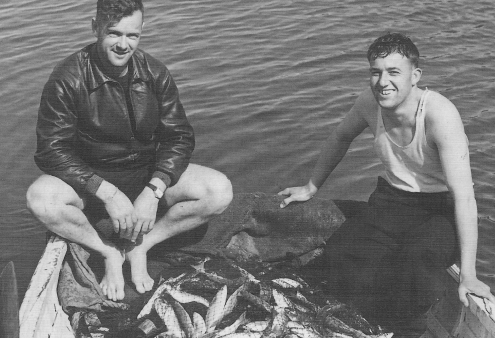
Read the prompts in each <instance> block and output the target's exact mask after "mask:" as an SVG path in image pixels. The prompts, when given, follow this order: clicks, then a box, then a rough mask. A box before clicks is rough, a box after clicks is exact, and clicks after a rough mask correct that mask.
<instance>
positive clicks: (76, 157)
mask: <svg viewBox="0 0 495 338" xmlns="http://www.w3.org/2000/svg"><path fill="white" fill-rule="evenodd" d="M143 14H144V8H143V5H142V2H141V0H99V1H98V4H97V14H96V18H95V19H93V22H92V27H93V33H94V35H95V37H96V38H97V41H96V43H93V44H91V45H89V46H86V47H84V48H83V49H82V50H80V51H78V52H76V53H74V54H73V55H71V56H69V57H68V58H66V59H65V60H63V61H62V62H61V63H59V64H58V65H57V66H56V67H55V69H54V71H53V73H52V74H51V76H50V78H49V80H48V82H47V83H46V85H45V87H44V90H43V94H42V97H41V104H40V109H39V113H38V124H37V129H36V130H37V137H38V146H37V151H36V154H35V161H36V164H37V165H38V167H39V168H40V169H41V170H42V171H43V172H44V174H43V175H42V176H40V177H39V178H38V179H37V180H36V181H35V182H34V183H33V184H32V185H31V187H30V188H29V190H28V192H27V202H28V208H29V209H30V211H31V212H32V213H33V215H34V216H35V217H36V218H37V219H38V220H40V222H41V223H43V224H44V225H45V226H46V227H47V228H48V229H49V230H50V231H52V232H54V233H56V234H58V235H60V236H61V237H64V238H66V239H68V240H70V241H73V242H76V243H79V244H81V245H83V246H85V247H87V248H89V249H91V250H94V251H96V252H98V253H100V254H101V255H102V257H103V258H104V262H105V269H106V271H105V275H104V277H103V279H102V281H101V283H100V286H101V287H102V290H103V292H104V294H105V295H106V296H107V297H108V298H109V299H111V300H114V301H116V300H121V299H123V298H124V277H123V274H122V264H123V263H124V261H125V260H128V261H129V262H130V265H131V275H132V281H133V283H134V284H135V286H136V290H137V291H138V292H140V293H143V292H146V291H149V290H151V289H152V287H153V279H152V278H151V277H150V276H149V274H148V271H147V267H146V262H147V260H146V255H147V252H148V250H149V249H150V248H151V247H153V246H154V245H156V244H157V243H160V242H162V241H164V240H166V239H168V238H170V237H173V236H175V235H177V234H179V233H182V232H184V231H187V230H191V229H193V228H195V227H197V226H199V225H201V224H204V223H205V222H207V221H208V220H209V219H210V218H211V217H213V216H214V215H217V214H219V213H221V212H222V211H223V210H225V208H226V207H227V206H228V204H229V203H230V201H231V200H232V187H231V184H230V181H229V180H228V179H227V178H226V177H225V176H224V175H223V174H222V173H220V172H218V171H215V170H213V169H210V168H206V167H202V166H199V165H194V164H190V163H189V159H190V157H191V154H192V151H193V149H194V133H193V129H192V127H191V125H190V124H189V122H188V120H187V118H186V115H185V112H184V109H183V107H182V104H181V102H180V100H179V95H178V90H177V87H176V85H175V83H174V81H173V79H172V77H171V75H170V73H169V71H168V69H167V68H166V67H165V66H164V65H163V64H162V63H161V62H160V61H158V60H156V59H155V58H153V57H152V56H150V55H149V54H147V53H145V52H144V51H142V50H140V49H137V47H138V44H139V40H140V37H141V32H142V27H143ZM157 212H158V216H157ZM103 218H110V220H111V222H112V225H113V229H114V231H115V233H117V234H119V236H120V238H124V239H126V240H129V241H127V242H128V243H129V244H128V245H126V248H125V253H124V252H123V249H122V248H121V247H119V246H118V245H117V244H115V241H112V240H110V239H109V238H106V237H105V236H103V235H102V234H101V233H100V232H97V231H96V230H95V228H94V227H93V225H94V224H96V222H98V221H99V220H101V219H103ZM92 224H93V225H92Z"/></svg>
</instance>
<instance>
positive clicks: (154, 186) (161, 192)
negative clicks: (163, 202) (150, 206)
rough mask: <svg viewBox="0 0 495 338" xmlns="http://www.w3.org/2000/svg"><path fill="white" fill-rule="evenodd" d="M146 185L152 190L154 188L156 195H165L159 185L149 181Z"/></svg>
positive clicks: (158, 196) (159, 196)
mask: <svg viewBox="0 0 495 338" xmlns="http://www.w3.org/2000/svg"><path fill="white" fill-rule="evenodd" d="M146 186H147V187H148V188H150V189H151V190H153V193H154V194H155V197H156V198H158V199H160V198H162V197H163V191H161V190H160V189H158V187H157V186H156V185H154V184H151V183H148V184H146Z"/></svg>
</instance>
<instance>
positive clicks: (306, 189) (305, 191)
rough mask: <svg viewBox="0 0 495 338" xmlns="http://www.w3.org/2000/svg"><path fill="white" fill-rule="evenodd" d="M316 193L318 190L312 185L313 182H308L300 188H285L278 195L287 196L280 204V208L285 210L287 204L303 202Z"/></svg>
mask: <svg viewBox="0 0 495 338" xmlns="http://www.w3.org/2000/svg"><path fill="white" fill-rule="evenodd" d="M317 191H318V188H316V186H315V185H314V184H313V182H311V181H309V182H308V184H306V185H305V186H302V187H291V188H286V189H284V190H282V191H281V192H279V193H278V194H279V195H289V197H287V198H286V199H284V200H283V201H282V203H280V207H281V208H285V207H286V206H287V205H289V203H291V202H294V201H297V202H304V201H307V200H309V199H311V198H312V197H313V195H314V194H316V192H317Z"/></svg>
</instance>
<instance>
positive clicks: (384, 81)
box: [378, 72, 388, 87]
mask: <svg viewBox="0 0 495 338" xmlns="http://www.w3.org/2000/svg"><path fill="white" fill-rule="evenodd" d="M378 84H379V85H380V86H381V87H385V86H386V85H387V84H388V75H387V73H385V72H383V73H381V74H380V78H379V79H378Z"/></svg>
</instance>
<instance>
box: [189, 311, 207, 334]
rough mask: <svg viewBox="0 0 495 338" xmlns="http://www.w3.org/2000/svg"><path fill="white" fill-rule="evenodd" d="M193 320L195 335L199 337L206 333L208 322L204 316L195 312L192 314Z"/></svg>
mask: <svg viewBox="0 0 495 338" xmlns="http://www.w3.org/2000/svg"><path fill="white" fill-rule="evenodd" d="M192 322H193V328H194V333H193V337H194V338H197V337H200V336H202V335H204V334H205V333H206V323H205V320H204V319H203V317H202V316H201V315H200V314H199V313H197V312H194V313H193V316H192Z"/></svg>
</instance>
